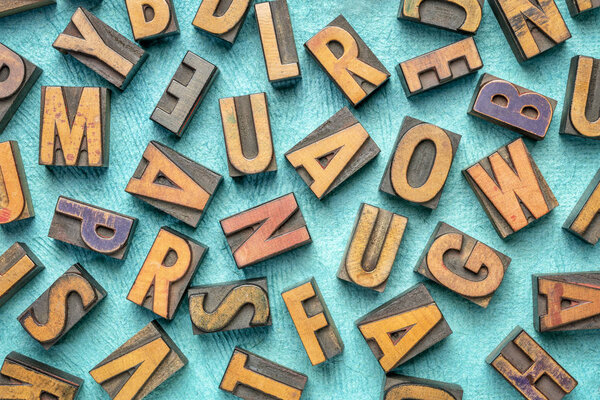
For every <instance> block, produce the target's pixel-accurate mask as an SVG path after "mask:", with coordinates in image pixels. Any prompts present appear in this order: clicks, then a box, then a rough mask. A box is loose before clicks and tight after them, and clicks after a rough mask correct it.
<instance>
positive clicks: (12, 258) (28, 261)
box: [0, 242, 44, 306]
mask: <svg viewBox="0 0 600 400" xmlns="http://www.w3.org/2000/svg"><path fill="white" fill-rule="evenodd" d="M43 269H44V265H43V264H42V262H41V261H40V260H39V259H38V258H37V257H36V256H35V254H33V252H32V251H31V249H30V248H29V247H28V246H27V245H26V244H25V243H21V242H15V244H13V245H12V246H10V247H9V248H8V250H6V251H5V252H4V253H3V254H2V255H0V306H2V305H3V304H4V303H6V302H7V301H8V300H9V299H10V298H11V297H12V296H14V295H15V293H17V292H18V291H19V290H21V288H22V287H23V286H25V285H26V284H27V283H29V281H31V280H32V279H33V278H34V277H35V276H36V275H37V274H39V273H40V272H41V271H42V270H43Z"/></svg>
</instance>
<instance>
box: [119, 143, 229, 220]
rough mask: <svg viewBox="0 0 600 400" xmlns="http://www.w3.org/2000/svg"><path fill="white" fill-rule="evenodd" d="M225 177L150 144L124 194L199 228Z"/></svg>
mask: <svg viewBox="0 0 600 400" xmlns="http://www.w3.org/2000/svg"><path fill="white" fill-rule="evenodd" d="M222 180H223V177H222V176H221V175H219V174H217V173H216V172H213V171H211V170H210V169H208V168H206V167H204V166H202V165H200V164H198V163H196V162H194V161H192V160H190V159H189V158H187V157H185V156H183V155H181V154H179V153H178V152H176V151H175V150H173V149H171V148H169V147H167V146H165V145H164V144H161V143H158V142H155V141H151V142H150V143H149V144H148V147H146V150H145V151H144V155H143V157H142V160H141V161H140V163H139V165H138V167H137V169H136V170H135V172H134V173H133V177H132V178H131V179H130V180H129V183H128V184H127V187H126V188H125V191H126V192H127V193H129V194H132V195H134V196H135V197H137V198H138V199H140V200H143V201H145V202H146V203H148V204H150V205H151V206H153V207H156V208H158V209H159V210H161V211H163V212H165V213H167V214H169V215H171V216H173V217H175V218H177V219H178V220H180V221H181V222H184V223H186V224H188V225H190V226H192V227H194V228H195V227H197V226H198V223H199V222H200V219H201V218H202V216H203V215H204V211H205V210H206V208H207V207H208V205H209V204H210V201H211V200H212V199H213V197H214V196H213V195H214V193H215V192H216V190H217V188H218V187H219V184H220V183H221V181H222Z"/></svg>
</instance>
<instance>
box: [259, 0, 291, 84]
mask: <svg viewBox="0 0 600 400" xmlns="http://www.w3.org/2000/svg"><path fill="white" fill-rule="evenodd" d="M254 13H255V14H256V22H257V23H258V32H259V34H260V44H261V45H262V49H263V56H264V58H265V67H266V68H267V77H268V78H269V82H271V83H272V84H273V85H274V86H281V85H284V84H285V85H286V84H289V83H294V82H296V81H297V80H298V79H300V78H301V74H300V63H299V62H298V52H297V51H296V42H295V41H294V31H293V30H292V20H291V19H290V12H289V10H288V4H287V0H275V1H269V2H264V3H257V4H255V5H254Z"/></svg>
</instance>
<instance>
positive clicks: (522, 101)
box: [468, 74, 556, 140]
mask: <svg viewBox="0 0 600 400" xmlns="http://www.w3.org/2000/svg"><path fill="white" fill-rule="evenodd" d="M555 108H556V100H554V99H551V98H549V97H546V96H544V95H541V94H539V93H536V92H533V91H531V90H529V89H525V88H524V87H521V86H517V85H515V84H513V83H510V82H508V81H505V80H503V79H499V78H496V77H495V76H492V75H490V74H483V76H482V77H481V79H480V80H479V83H478V84H477V88H476V89H475V93H474V94H473V99H472V100H471V105H470V106H469V111H468V113H469V114H471V115H474V116H476V117H479V118H482V119H485V120H487V121H490V122H493V123H494V124H496V125H499V126H503V127H505V128H508V129H510V130H512V131H515V132H518V133H520V134H522V135H525V136H527V137H528V138H530V139H533V140H542V139H544V138H545V137H546V133H547V132H548V128H549V127H550V122H551V121H552V116H553V115H554V109H555Z"/></svg>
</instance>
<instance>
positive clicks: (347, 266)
mask: <svg viewBox="0 0 600 400" xmlns="http://www.w3.org/2000/svg"><path fill="white" fill-rule="evenodd" d="M407 223H408V218H406V217H404V216H402V215H399V214H395V213H393V212H391V211H387V210H384V209H383V208H379V207H375V206H372V205H370V204H367V203H361V205H360V207H359V209H358V215H357V216H356V220H355V221H354V227H353V228H352V233H351V235H350V238H349V239H348V246H347V247H346V251H345V253H344V256H343V257H342V262H341V263H340V268H339V270H338V273H337V277H338V278H339V279H341V280H344V281H347V282H352V283H354V284H356V285H358V286H362V287H366V288H369V289H373V290H376V291H378V292H383V291H384V290H385V286H386V285H387V281H388V278H389V276H390V272H391V271H392V267H393V266H394V260H396V254H397V253H398V248H399V247H400V243H401V242H402V237H403V236H404V230H405V229H406V224H407Z"/></svg>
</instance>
